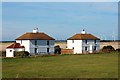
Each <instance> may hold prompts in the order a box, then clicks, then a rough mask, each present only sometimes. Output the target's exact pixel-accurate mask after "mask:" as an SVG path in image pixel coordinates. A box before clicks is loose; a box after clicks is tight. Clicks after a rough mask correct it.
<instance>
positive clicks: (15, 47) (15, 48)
mask: <svg viewBox="0 0 120 80" xmlns="http://www.w3.org/2000/svg"><path fill="white" fill-rule="evenodd" d="M14 51H25V47H24V46H21V45H20V44H19V43H14V44H11V45H10V46H8V47H7V48H6V57H14Z"/></svg>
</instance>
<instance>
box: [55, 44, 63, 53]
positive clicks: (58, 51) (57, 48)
mask: <svg viewBox="0 0 120 80" xmlns="http://www.w3.org/2000/svg"><path fill="white" fill-rule="evenodd" d="M54 49H55V51H54V53H55V54H61V48H60V46H59V45H57V46H55V47H54Z"/></svg>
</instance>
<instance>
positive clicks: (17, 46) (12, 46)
mask: <svg viewBox="0 0 120 80" xmlns="http://www.w3.org/2000/svg"><path fill="white" fill-rule="evenodd" d="M7 48H25V47H24V46H21V45H20V43H13V44H11V45H10V46H8V47H7Z"/></svg>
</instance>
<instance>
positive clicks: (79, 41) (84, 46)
mask: <svg viewBox="0 0 120 80" xmlns="http://www.w3.org/2000/svg"><path fill="white" fill-rule="evenodd" d="M99 43H100V39H99V38H97V37H95V36H93V35H92V34H87V33H86V31H85V30H83V31H82V32H81V33H80V34H75V35H73V36H72V37H70V38H68V39H67V48H68V49H73V52H74V54H83V53H96V52H99V47H100V46H99Z"/></svg>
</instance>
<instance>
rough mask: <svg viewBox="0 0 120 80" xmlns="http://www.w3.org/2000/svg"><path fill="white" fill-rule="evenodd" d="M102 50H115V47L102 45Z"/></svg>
mask: <svg viewBox="0 0 120 80" xmlns="http://www.w3.org/2000/svg"><path fill="white" fill-rule="evenodd" d="M102 51H103V52H111V51H115V49H114V48H113V47H112V46H104V47H103V48H102Z"/></svg>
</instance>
